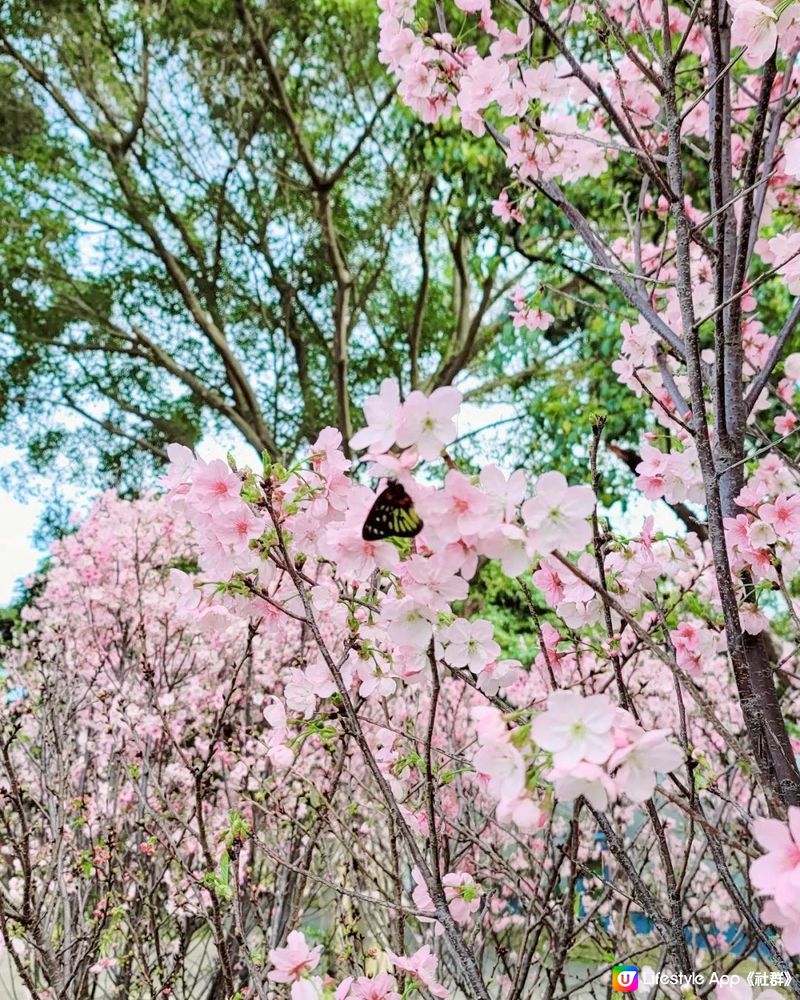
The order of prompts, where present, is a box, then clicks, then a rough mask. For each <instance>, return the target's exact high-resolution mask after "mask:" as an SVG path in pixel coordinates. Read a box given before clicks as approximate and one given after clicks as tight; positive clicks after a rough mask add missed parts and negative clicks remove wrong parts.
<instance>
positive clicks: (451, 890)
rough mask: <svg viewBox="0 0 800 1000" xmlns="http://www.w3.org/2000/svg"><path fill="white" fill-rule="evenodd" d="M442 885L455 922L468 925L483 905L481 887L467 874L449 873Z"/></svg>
mask: <svg viewBox="0 0 800 1000" xmlns="http://www.w3.org/2000/svg"><path fill="white" fill-rule="evenodd" d="M442 885H443V886H444V895H445V899H446V900H447V903H448V907H447V908H448V909H449V910H450V913H451V915H452V917H453V920H455V921H456V922H457V923H459V924H468V923H469V922H470V920H471V919H472V914H473V913H475V912H476V911H477V909H478V907H479V906H480V905H481V895H482V890H481V887H480V886H479V885H477V884H476V882H475V879H474V878H473V877H472V876H471V875H468V874H467V873H466V872H449V873H448V874H447V875H445V876H444V877H443V878H442Z"/></svg>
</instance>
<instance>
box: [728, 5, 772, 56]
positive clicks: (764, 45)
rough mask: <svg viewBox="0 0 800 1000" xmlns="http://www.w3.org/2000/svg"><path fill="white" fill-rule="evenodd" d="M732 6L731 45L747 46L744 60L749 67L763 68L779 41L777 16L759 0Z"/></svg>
mask: <svg viewBox="0 0 800 1000" xmlns="http://www.w3.org/2000/svg"><path fill="white" fill-rule="evenodd" d="M731 6H732V7H733V24H732V25H731V43H732V44H733V45H744V46H746V49H745V53H744V58H745V62H746V63H747V64H748V66H752V67H753V68H757V67H759V66H763V65H764V63H765V62H766V61H767V59H769V57H770V56H771V55H772V53H773V52H774V51H775V45H776V44H777V41H778V17H777V14H776V13H775V11H774V10H772V8H771V7H767V5H766V4H763V3H759V0H738V2H737V3H736V4H735V5H734V4H731Z"/></svg>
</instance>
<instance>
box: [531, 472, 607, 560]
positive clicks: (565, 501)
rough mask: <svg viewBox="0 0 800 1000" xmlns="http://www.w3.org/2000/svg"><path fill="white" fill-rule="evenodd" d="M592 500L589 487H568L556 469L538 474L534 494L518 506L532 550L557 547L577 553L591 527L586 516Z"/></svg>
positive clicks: (586, 542) (589, 511) (588, 539)
mask: <svg viewBox="0 0 800 1000" xmlns="http://www.w3.org/2000/svg"><path fill="white" fill-rule="evenodd" d="M594 503H595V499H594V493H593V492H592V490H591V488H590V487H589V486H570V485H569V484H568V483H567V480H566V479H565V478H564V476H563V475H562V474H561V473H560V472H545V473H544V475H541V476H539V478H538V479H537V481H536V494H535V496H533V497H532V498H531V499H529V500H526V501H525V503H524V504H523V505H522V517H523V520H524V521H525V524H526V525H527V526H528V528H530V529H531V542H532V544H533V546H534V547H535V549H536V551H537V552H539V553H540V554H541V555H547V553H549V552H552V551H553V549H557V548H563V549H565V550H566V551H567V552H577V551H580V549H582V548H584V546H586V545H588V543H589V541H590V540H591V537H592V529H591V527H590V525H589V523H588V521H587V520H586V519H587V518H588V517H589V515H590V514H591V513H592V510H593V509H594Z"/></svg>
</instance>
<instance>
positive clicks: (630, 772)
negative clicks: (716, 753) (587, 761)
mask: <svg viewBox="0 0 800 1000" xmlns="http://www.w3.org/2000/svg"><path fill="white" fill-rule="evenodd" d="M669 735H670V731H669V730H668V729H653V730H651V731H650V732H648V733H645V732H642V731H641V730H639V734H638V735H637V736H636V737H635V739H634V740H633V741H632V742H631V743H630V744H628V746H624V747H620V748H619V749H618V750H615V751H614V753H613V754H612V755H611V757H610V758H609V761H608V769H609V771H612V772H613V771H614V770H615V769H617V768H619V770H618V771H617V774H616V776H615V781H616V783H617V785H618V786H619V788H620V789H621V790H622V791H624V792H625V794H626V795H627V796H628V798H629V799H631V800H632V801H633V802H644V801H645V799H649V798H650V796H651V795H652V794H653V791H654V789H655V786H656V773H657V772H659V771H660V772H662V773H667V772H669V771H673V770H674V769H675V768H676V767H678V766H679V765H680V764H681V763H682V761H683V756H684V755H683V752H682V751H681V750H680V749H679V748H678V747H677V746H675V744H673V743H670V742H669V741H668V740H667V736H669Z"/></svg>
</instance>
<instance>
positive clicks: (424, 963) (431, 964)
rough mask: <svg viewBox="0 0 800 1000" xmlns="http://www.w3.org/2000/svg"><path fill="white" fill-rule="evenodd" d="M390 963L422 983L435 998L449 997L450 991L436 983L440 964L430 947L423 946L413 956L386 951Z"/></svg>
mask: <svg viewBox="0 0 800 1000" xmlns="http://www.w3.org/2000/svg"><path fill="white" fill-rule="evenodd" d="M386 955H387V957H388V959H389V961H390V962H391V963H392V965H394V967H395V968H397V969H402V970H403V972H406V973H408V975H409V976H410V977H411V978H412V979H415V980H417V981H418V982H419V983H421V984H422V985H423V986H424V987H425V989H427V990H428V992H429V993H431V994H432V995H433V996H435V997H441V998H446V997H448V996H449V992H448V990H446V989H445V988H444V986H442V985H440V984H439V983H437V982H436V978H435V976H436V966H437V965H438V964H439V963H438V959H437V958H436V956H435V955H434V954H433V953H432V952H431V950H430V948H429V947H428V945H423V946H422V947H421V948H419V949H418V950H417V951H415V952H414V954H413V955H408V956H406V955H395V954H394V952H392V951H389V950H388V949H387V950H386Z"/></svg>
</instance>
